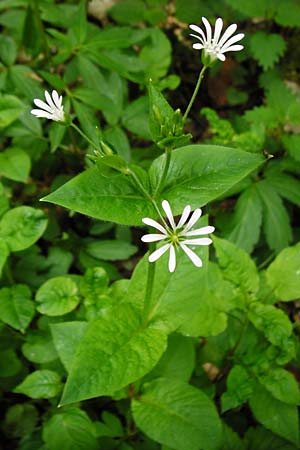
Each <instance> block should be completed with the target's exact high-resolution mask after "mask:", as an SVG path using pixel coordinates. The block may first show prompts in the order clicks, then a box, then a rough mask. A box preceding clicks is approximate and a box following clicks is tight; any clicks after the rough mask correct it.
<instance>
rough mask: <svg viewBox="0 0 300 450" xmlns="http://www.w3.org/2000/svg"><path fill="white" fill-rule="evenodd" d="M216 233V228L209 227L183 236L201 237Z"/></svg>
mask: <svg viewBox="0 0 300 450" xmlns="http://www.w3.org/2000/svg"><path fill="white" fill-rule="evenodd" d="M214 231H215V227H211V226H207V227H202V228H197V230H192V231H188V232H186V233H181V236H197V235H198V236H199V235H200V236H201V235H203V234H210V233H213V232H214Z"/></svg>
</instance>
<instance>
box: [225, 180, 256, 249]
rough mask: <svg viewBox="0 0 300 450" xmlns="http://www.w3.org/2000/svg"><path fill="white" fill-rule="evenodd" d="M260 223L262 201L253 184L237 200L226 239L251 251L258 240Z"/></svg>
mask: <svg viewBox="0 0 300 450" xmlns="http://www.w3.org/2000/svg"><path fill="white" fill-rule="evenodd" d="M261 223H262V202H261V199H260V196H259V195H258V192H257V190H256V187H255V184H254V185H252V186H251V187H249V188H248V189H245V190H244V191H243V193H242V194H241V195H240V196H239V198H238V200H237V203H236V205H235V210H234V215H233V218H232V223H231V231H230V234H228V236H227V239H228V240H229V241H231V242H233V243H234V244H236V245H237V246H238V247H240V248H243V249H244V250H246V252H248V253H251V252H252V250H253V248H254V246H255V245H256V244H257V242H258V240H259V235H260V227H261Z"/></svg>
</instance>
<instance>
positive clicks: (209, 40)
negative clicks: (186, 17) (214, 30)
mask: <svg viewBox="0 0 300 450" xmlns="http://www.w3.org/2000/svg"><path fill="white" fill-rule="evenodd" d="M202 22H203V23H204V26H205V29H206V42H211V26H210V23H209V21H208V20H207V18H206V17H202Z"/></svg>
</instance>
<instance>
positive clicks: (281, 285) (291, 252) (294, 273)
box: [266, 244, 300, 301]
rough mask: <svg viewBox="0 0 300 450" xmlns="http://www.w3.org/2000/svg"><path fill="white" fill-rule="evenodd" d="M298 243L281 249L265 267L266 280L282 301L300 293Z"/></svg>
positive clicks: (297, 296) (299, 247) (299, 245)
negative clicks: (266, 267)
mask: <svg viewBox="0 0 300 450" xmlns="http://www.w3.org/2000/svg"><path fill="white" fill-rule="evenodd" d="M299 261H300V244H297V245H295V246H294V247H288V248H285V249H284V250H282V252H281V253H279V255H278V256H277V258H276V259H275V261H273V262H272V264H271V265H270V266H269V267H268V269H267V272H266V274H267V281H268V283H269V285H270V286H271V287H272V289H274V291H275V294H276V295H277V297H278V298H279V299H280V300H282V301H290V300H295V299H296V298H299V295H300V269H299V267H300V265H299Z"/></svg>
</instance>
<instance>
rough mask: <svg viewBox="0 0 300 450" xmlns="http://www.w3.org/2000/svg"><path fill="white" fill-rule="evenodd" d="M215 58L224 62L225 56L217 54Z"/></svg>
mask: <svg viewBox="0 0 300 450" xmlns="http://www.w3.org/2000/svg"><path fill="white" fill-rule="evenodd" d="M217 58H218V59H219V60H220V61H225V59H226V58H225V56H224V55H223V53H217Z"/></svg>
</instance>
